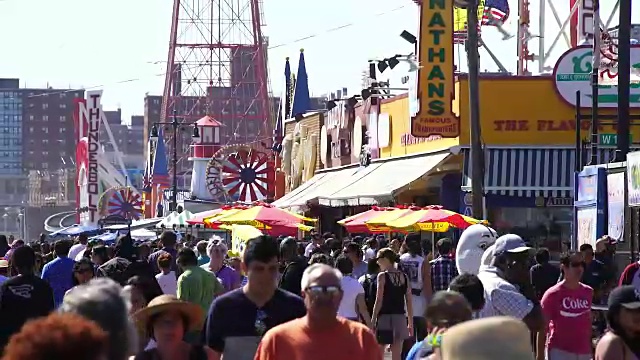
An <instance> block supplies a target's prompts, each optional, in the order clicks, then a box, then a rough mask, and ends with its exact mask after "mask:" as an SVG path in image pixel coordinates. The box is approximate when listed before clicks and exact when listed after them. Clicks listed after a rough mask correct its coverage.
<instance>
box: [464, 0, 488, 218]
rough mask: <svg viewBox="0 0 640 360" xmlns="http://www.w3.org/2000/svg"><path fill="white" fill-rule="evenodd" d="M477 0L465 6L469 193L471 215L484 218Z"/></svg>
mask: <svg viewBox="0 0 640 360" xmlns="http://www.w3.org/2000/svg"><path fill="white" fill-rule="evenodd" d="M478 35H479V34H478V0H470V1H469V5H468V6H467V63H468V65H469V122H470V124H471V126H470V128H471V134H470V139H471V195H472V207H473V217H474V218H476V219H483V218H484V201H483V200H484V190H483V188H484V184H483V183H484V174H483V171H482V168H483V167H484V155H483V152H482V143H481V141H480V139H481V138H482V136H481V133H480V131H481V130H480V92H479V85H480V84H479V83H480V79H479V71H480V54H479V53H478V46H479V45H480V43H479V41H478Z"/></svg>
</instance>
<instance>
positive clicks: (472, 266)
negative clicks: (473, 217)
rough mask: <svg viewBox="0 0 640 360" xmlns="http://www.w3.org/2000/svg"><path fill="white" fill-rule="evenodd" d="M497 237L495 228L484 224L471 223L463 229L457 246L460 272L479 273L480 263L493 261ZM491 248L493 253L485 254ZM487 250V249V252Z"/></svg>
mask: <svg viewBox="0 0 640 360" xmlns="http://www.w3.org/2000/svg"><path fill="white" fill-rule="evenodd" d="M497 238H498V234H497V233H496V231H495V230H493V229H492V228H490V227H488V226H486V225H482V224H475V225H471V226H469V227H468V228H467V229H466V230H465V231H463V232H462V235H461V236H460V240H458V247H457V248H456V267H457V268H458V273H460V274H463V273H468V274H477V273H478V271H479V270H480V265H482V264H485V262H486V261H489V262H490V261H491V258H492V257H493V256H492V255H493V251H492V249H493V244H494V243H495V242H496V239H497ZM489 249H491V253H490V254H489V255H485V254H487V253H489ZM485 250H487V251H486V252H485ZM485 265H488V264H485Z"/></svg>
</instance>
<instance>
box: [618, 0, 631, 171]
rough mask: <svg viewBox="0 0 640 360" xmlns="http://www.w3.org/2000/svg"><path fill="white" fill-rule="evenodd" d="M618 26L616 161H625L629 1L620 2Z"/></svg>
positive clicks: (628, 94) (629, 27) (629, 59)
mask: <svg viewBox="0 0 640 360" xmlns="http://www.w3.org/2000/svg"><path fill="white" fill-rule="evenodd" d="M619 16H620V18H619V25H618V124H617V127H616V134H617V138H618V143H617V149H616V161H626V160H627V153H628V152H629V132H630V130H629V129H630V126H631V124H630V119H629V101H630V99H629V97H630V92H631V86H630V83H631V0H622V1H620V13H619Z"/></svg>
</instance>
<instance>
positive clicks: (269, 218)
mask: <svg viewBox="0 0 640 360" xmlns="http://www.w3.org/2000/svg"><path fill="white" fill-rule="evenodd" d="M216 221H219V222H221V223H225V224H241V225H251V226H254V227H256V228H258V229H264V228H268V227H276V226H285V227H291V226H294V227H295V226H299V227H300V228H303V227H304V228H307V227H308V226H306V225H304V223H303V222H304V221H315V220H314V219H311V218H307V217H304V216H301V215H298V214H294V213H292V212H289V211H286V210H282V209H280V208H277V207H275V206H273V205H270V204H266V203H260V204H256V205H255V206H252V207H250V208H248V209H245V210H241V211H239V212H236V213H235V214H231V215H228V216H227V215H225V216H223V217H218V218H217V219H216Z"/></svg>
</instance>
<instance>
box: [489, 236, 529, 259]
mask: <svg viewBox="0 0 640 360" xmlns="http://www.w3.org/2000/svg"><path fill="white" fill-rule="evenodd" d="M532 250H533V248H531V247H529V246H527V244H526V243H525V242H524V240H522V238H521V237H520V236H518V235H516V234H506V235H502V236H500V237H499V238H498V239H497V240H496V243H495V244H494V251H493V255H494V256H499V255H502V254H505V253H511V254H517V253H523V252H529V251H532Z"/></svg>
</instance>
